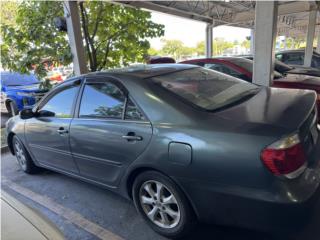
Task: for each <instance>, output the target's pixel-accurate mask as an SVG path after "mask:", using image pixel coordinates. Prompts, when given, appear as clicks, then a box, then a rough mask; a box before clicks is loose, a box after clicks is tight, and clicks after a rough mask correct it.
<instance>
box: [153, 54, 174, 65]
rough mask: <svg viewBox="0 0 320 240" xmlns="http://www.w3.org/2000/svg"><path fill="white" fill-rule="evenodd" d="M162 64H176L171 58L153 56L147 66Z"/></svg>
mask: <svg viewBox="0 0 320 240" xmlns="http://www.w3.org/2000/svg"><path fill="white" fill-rule="evenodd" d="M160 63H176V60H174V59H173V58H171V57H160V56H151V57H149V59H147V64H160Z"/></svg>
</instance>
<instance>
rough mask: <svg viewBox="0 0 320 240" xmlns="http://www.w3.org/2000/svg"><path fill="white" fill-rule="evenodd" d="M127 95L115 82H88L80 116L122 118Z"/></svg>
mask: <svg viewBox="0 0 320 240" xmlns="http://www.w3.org/2000/svg"><path fill="white" fill-rule="evenodd" d="M125 98H126V97H125V95H124V94H123V92H122V91H121V90H120V89H119V88H118V87H117V86H116V85H115V84H113V83H111V82H105V83H91V84H86V85H85V88H84V91H83V95H82V99H81V105H80V112H79V117H80V118H81V117H82V118H84V117H92V118H116V119H122V113H123V109H124V103H125Z"/></svg>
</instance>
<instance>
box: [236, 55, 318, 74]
mask: <svg viewBox="0 0 320 240" xmlns="http://www.w3.org/2000/svg"><path fill="white" fill-rule="evenodd" d="M238 57H242V58H246V59H250V60H253V56H252V55H240V56H238ZM274 70H276V71H277V72H279V73H281V74H283V75H285V74H301V75H309V76H315V77H320V68H319V69H316V68H311V67H304V66H294V67H293V66H289V65H287V64H285V63H283V62H281V61H279V60H277V59H275V61H274Z"/></svg>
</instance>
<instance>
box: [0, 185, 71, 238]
mask: <svg viewBox="0 0 320 240" xmlns="http://www.w3.org/2000/svg"><path fill="white" fill-rule="evenodd" d="M1 239H2V240H17V239H34V240H35V239H37V240H42V239H43V240H63V239H65V238H64V237H63V235H62V233H61V232H60V230H59V229H58V228H57V227H56V226H55V225H53V224H52V223H51V222H49V221H48V220H47V219H46V218H45V217H44V216H42V215H41V214H40V213H38V212H37V211H35V210H33V209H31V208H30V207H28V206H26V205H24V204H22V203H21V202H20V201H18V200H17V199H15V198H14V197H12V196H11V195H9V194H8V193H6V192H4V191H1Z"/></svg>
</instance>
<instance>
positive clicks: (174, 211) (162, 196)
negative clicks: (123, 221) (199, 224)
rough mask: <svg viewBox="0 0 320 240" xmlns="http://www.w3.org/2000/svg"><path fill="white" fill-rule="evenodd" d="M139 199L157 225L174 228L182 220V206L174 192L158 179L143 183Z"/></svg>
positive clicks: (144, 209) (148, 215) (145, 211)
mask: <svg viewBox="0 0 320 240" xmlns="http://www.w3.org/2000/svg"><path fill="white" fill-rule="evenodd" d="M139 199H140V204H141V206H142V209H143V211H144V213H145V214H146V216H147V217H148V218H149V219H150V220H151V221H152V222H153V223H154V224H156V225H157V226H159V227H162V228H174V227H175V226H177V225H178V223H179V221H180V207H179V204H178V202H177V200H176V197H175V196H174V195H173V193H172V192H171V191H170V190H169V189H168V187H166V186H165V185H164V184H162V183H160V182H158V181H153V180H150V181H147V182H145V183H144V184H142V186H141V188H140V191H139Z"/></svg>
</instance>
